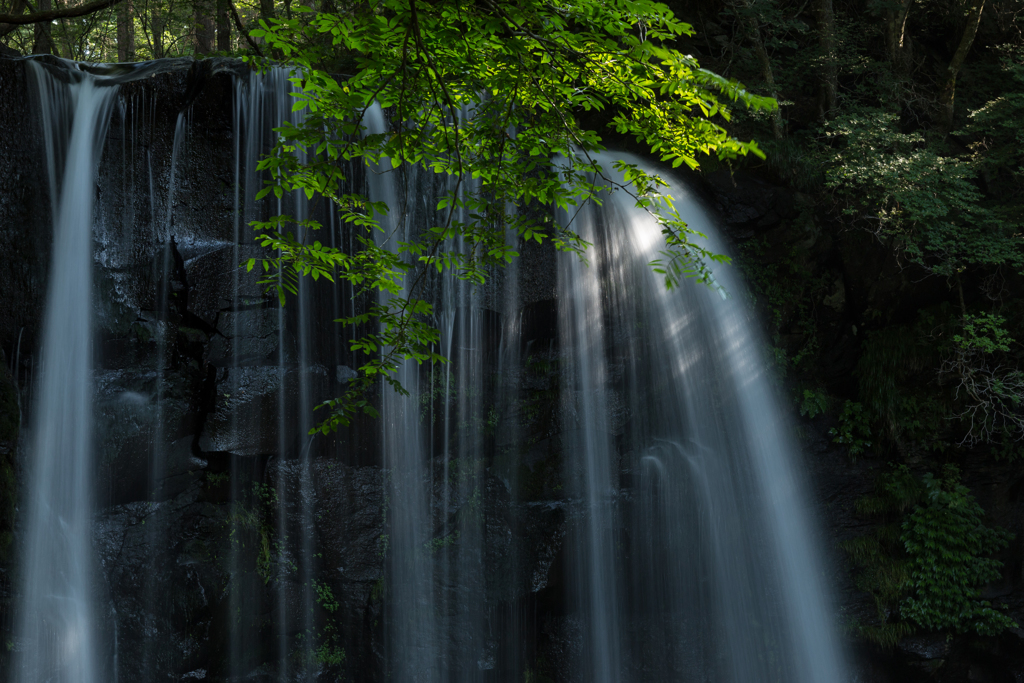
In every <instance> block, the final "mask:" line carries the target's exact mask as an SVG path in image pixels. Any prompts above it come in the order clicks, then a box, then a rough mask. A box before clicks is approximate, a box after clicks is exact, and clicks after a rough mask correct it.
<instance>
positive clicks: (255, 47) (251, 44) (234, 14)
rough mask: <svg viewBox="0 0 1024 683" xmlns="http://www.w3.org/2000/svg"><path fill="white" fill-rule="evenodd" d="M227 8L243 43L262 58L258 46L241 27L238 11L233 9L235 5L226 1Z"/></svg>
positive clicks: (229, 0)
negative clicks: (229, 9)
mask: <svg viewBox="0 0 1024 683" xmlns="http://www.w3.org/2000/svg"><path fill="white" fill-rule="evenodd" d="M228 7H230V8H231V16H232V17H234V19H235V28H237V29H238V32H239V33H241V34H242V35H243V36H245V41H246V42H247V43H249V47H251V48H252V49H253V50H255V51H256V54H257V55H259V56H260V57H263V51H262V50H260V46H259V45H257V44H256V41H255V40H253V39H252V37H251V36H250V35H249V32H248V31H246V30H245V27H244V26H242V18H241V17H239V16H238V10H237V9H235V3H233V2H231V0H228Z"/></svg>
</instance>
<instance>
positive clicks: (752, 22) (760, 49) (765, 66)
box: [743, 0, 782, 140]
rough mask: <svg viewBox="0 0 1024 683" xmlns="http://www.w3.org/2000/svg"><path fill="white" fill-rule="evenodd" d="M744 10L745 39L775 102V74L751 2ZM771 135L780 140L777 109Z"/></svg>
mask: <svg viewBox="0 0 1024 683" xmlns="http://www.w3.org/2000/svg"><path fill="white" fill-rule="evenodd" d="M744 9H746V10H747V11H746V17H745V18H744V20H743V21H744V23H745V24H746V29H747V37H748V38H749V39H750V42H751V44H752V45H753V46H754V53H755V54H756V55H757V61H758V62H759V63H760V64H761V76H762V77H763V78H764V82H765V84H766V85H767V86H768V94H769V95H771V96H772V97H774V98H775V99H776V100H777V99H779V93H778V90H777V89H776V87H775V74H774V73H773V72H772V63H771V60H769V59H768V50H766V49H765V46H764V40H762V38H761V28H760V26H759V25H758V21H757V16H756V15H755V14H754V7H753V3H752V2H751V0H746V2H744ZM772 135H773V136H774V137H775V139H776V140H781V139H782V112H781V111H780V108H778V107H777V108H776V109H775V110H774V111H773V112H772Z"/></svg>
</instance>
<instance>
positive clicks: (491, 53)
mask: <svg viewBox="0 0 1024 683" xmlns="http://www.w3.org/2000/svg"><path fill="white" fill-rule="evenodd" d="M691 33H692V29H691V27H690V26H688V25H687V24H685V23H682V22H680V21H678V20H677V19H676V18H675V17H674V16H673V14H672V12H671V11H670V10H669V9H668V8H667V7H666V6H665V5H663V4H660V3H657V2H652V1H651V0H582V1H578V0H574V1H573V2H566V1H564V0H523V1H522V2H517V3H499V2H494V1H493V0H482V1H481V2H478V3H464V2H459V1H457V0H439V1H437V2H430V3H425V2H417V1H416V0H374V1H373V2H369V0H361V1H357V2H353V3H349V4H348V5H347V7H346V10H345V12H344V13H343V14H342V13H339V14H331V13H323V12H312V11H309V10H308V9H306V10H303V11H302V12H301V13H298V14H296V15H294V18H292V19H275V20H270V21H268V22H265V23H262V24H261V28H260V29H259V30H258V31H256V32H254V33H253V35H258V36H259V37H260V38H262V39H263V40H265V41H266V42H267V43H268V44H269V46H270V47H271V48H273V49H274V50H276V51H277V52H278V53H279V54H281V55H284V56H286V57H287V58H288V59H289V60H290V63H291V64H293V65H294V67H295V71H294V76H293V78H292V81H293V83H295V85H296V86H297V87H298V89H299V91H298V92H297V93H295V94H294V96H295V98H296V102H295V104H294V110H296V111H299V110H303V111H305V118H304V122H303V123H302V124H301V125H291V124H285V125H282V126H281V127H279V128H278V129H277V132H278V134H279V136H280V142H279V143H278V144H277V145H276V147H275V148H274V150H273V152H272V153H271V154H270V155H268V156H267V157H266V158H265V159H264V160H263V161H261V162H260V169H261V170H263V171H265V172H266V173H267V175H268V177H269V179H270V180H269V182H268V185H267V186H266V187H265V188H264V189H262V190H261V192H260V197H268V196H270V194H271V193H272V194H273V195H274V196H275V197H278V198H280V197H282V196H284V194H286V193H292V192H302V193H303V194H304V195H305V196H306V197H307V198H309V199H312V200H316V199H317V198H323V199H326V200H328V201H330V202H332V203H333V204H334V205H335V206H336V207H337V209H338V211H339V214H340V215H341V217H342V220H344V221H345V222H347V223H348V224H350V226H352V228H353V229H354V231H355V234H357V235H362V237H361V238H360V240H359V251H358V252H357V253H354V254H345V253H342V252H341V251H339V250H336V249H329V248H326V247H324V246H323V245H321V244H319V243H316V242H314V243H310V242H309V240H308V239H305V238H304V239H297V238H295V237H294V236H293V232H294V233H295V234H299V232H300V230H299V228H300V227H301V229H302V230H301V233H302V234H303V235H306V236H308V235H309V234H310V233H311V231H314V230H316V229H317V228H319V226H318V225H315V224H314V223H312V222H310V221H304V222H302V223H301V224H300V223H296V222H294V221H292V220H291V219H289V218H288V217H286V216H283V217H277V218H276V219H272V220H271V221H268V222H262V223H259V222H258V223H255V224H254V227H256V229H257V230H259V231H260V235H259V237H258V240H259V242H260V244H262V245H263V246H264V247H266V248H267V249H270V250H274V252H275V253H276V254H277V255H276V256H274V257H271V258H267V259H265V260H264V269H265V272H266V276H265V277H264V279H263V280H262V282H263V283H264V284H266V285H267V286H268V287H270V288H272V289H274V290H275V291H276V292H277V294H278V296H279V299H280V300H281V301H284V300H285V298H286V295H287V294H289V293H294V292H295V291H296V282H297V280H296V278H297V277H306V276H309V277H313V278H314V279H319V278H322V277H323V278H328V279H334V278H340V279H344V280H348V281H349V282H351V283H352V284H353V285H354V286H356V287H357V289H358V291H359V292H360V293H361V294H366V295H373V296H377V295H379V294H380V293H386V294H387V295H388V296H390V297H391V298H390V299H387V303H386V304H381V305H379V306H371V307H370V308H369V309H368V311H367V312H366V313H365V314H361V315H359V316H355V317H354V318H352V319H350V320H346V321H344V322H345V323H346V324H354V325H361V326H363V327H364V328H368V327H370V326H372V325H373V324H374V323H379V324H380V327H379V329H380V332H377V331H374V332H373V333H372V334H367V335H365V336H364V337H362V338H361V339H359V340H357V341H356V342H355V343H354V346H353V349H354V350H356V351H359V352H361V353H362V354H363V355H364V357H365V358H367V359H368V360H367V361H366V363H365V364H364V365H363V366H362V367H360V377H359V379H358V380H357V381H355V382H350V383H349V385H348V389H347V391H346V395H345V396H343V397H340V398H339V399H338V400H336V401H332V402H329V403H328V404H326V405H325V406H324V407H325V408H327V409H329V411H330V415H329V417H328V418H327V419H326V421H325V423H324V425H322V428H326V429H331V428H334V427H335V426H337V425H338V424H345V423H347V421H348V420H350V419H351V417H352V415H353V414H354V413H355V411H357V410H359V411H362V412H369V411H370V410H371V408H370V406H369V403H367V402H366V401H365V400H364V398H362V393H361V392H363V391H364V390H366V389H367V388H369V387H370V386H371V383H372V382H376V381H377V378H378V377H382V378H384V380H385V381H387V382H388V383H390V384H391V385H392V386H393V387H395V389H396V390H399V391H401V390H402V389H401V387H399V386H398V384H397V382H396V381H395V380H394V374H395V371H396V369H397V367H398V363H401V362H404V361H405V360H407V359H414V360H416V361H417V362H424V361H426V360H435V359H439V357H437V356H436V354H432V352H429V351H428V350H427V349H428V347H429V345H430V344H431V343H433V341H434V340H435V339H436V330H433V328H432V327H431V326H430V324H429V317H430V315H431V312H430V311H429V310H427V309H426V308H424V306H425V304H424V303H423V302H419V301H418V300H417V299H416V296H417V289H416V287H417V286H418V283H420V282H422V277H423V273H425V272H427V271H434V272H439V273H440V272H451V273H453V274H454V275H455V276H457V277H459V278H463V279H465V280H467V281H469V282H473V283H477V284H479V283H482V282H484V281H485V279H486V277H487V276H488V275H489V273H490V272H491V271H492V270H493V269H494V268H497V267H500V266H503V265H504V264H506V263H508V262H510V261H511V260H512V259H513V258H515V256H516V255H517V253H518V243H519V242H520V241H521V240H532V241H535V242H537V243H544V242H548V241H550V243H551V244H553V245H554V247H555V248H556V249H560V250H564V251H573V252H577V253H580V254H582V252H583V250H584V249H585V248H586V246H587V245H586V243H585V242H583V240H581V239H580V238H579V236H578V235H576V234H574V233H573V232H572V231H571V229H569V228H562V227H560V226H559V225H557V224H556V223H555V222H554V221H553V220H552V218H551V212H550V208H549V207H551V206H555V207H558V208H560V209H563V210H567V211H571V210H573V209H578V208H579V207H581V206H583V205H585V204H586V203H588V202H599V201H600V193H601V192H602V191H604V190H605V189H607V187H608V186H609V185H613V186H617V188H618V189H620V190H623V191H626V192H628V193H629V194H630V195H631V196H632V197H633V198H634V200H635V201H636V204H637V206H639V207H640V208H643V209H644V210H646V211H649V212H650V213H651V214H652V215H654V216H656V217H657V219H658V220H659V222H660V223H661V225H662V232H663V233H664V235H665V239H666V249H665V251H664V252H663V253H662V254H661V258H659V259H658V260H657V261H655V263H654V264H653V265H654V267H655V269H656V271H657V272H658V273H659V274H661V275H663V276H664V277H665V282H666V284H667V285H668V286H669V287H674V286H677V285H678V284H679V282H680V281H681V280H682V279H684V278H688V277H695V278H698V279H700V280H702V281H703V282H705V283H707V284H709V285H712V286H714V280H713V278H712V277H711V274H710V270H709V269H708V264H709V263H712V262H715V261H725V260H727V259H726V258H725V257H722V256H719V255H715V254H712V253H710V252H709V251H707V250H706V249H705V248H703V247H701V246H699V245H698V244H697V243H696V242H695V241H694V239H693V238H695V237H702V236H701V235H699V233H696V232H694V231H692V230H691V229H690V228H689V227H688V226H687V225H686V223H685V222H684V221H682V220H681V219H680V217H679V215H678V214H677V213H676V212H675V210H674V209H673V207H672V204H671V198H670V197H668V196H666V195H664V194H662V190H663V189H664V187H665V184H664V182H662V181H661V180H660V179H658V178H657V177H655V176H653V175H650V174H647V173H644V172H643V171H641V170H640V169H638V168H635V167H630V168H627V169H620V170H624V172H625V173H624V175H625V180H624V181H623V182H617V181H615V180H613V179H612V178H609V177H608V176H607V175H605V173H604V170H603V169H601V168H600V167H599V166H598V165H597V164H596V163H595V162H594V157H593V153H594V152H597V151H600V150H602V149H603V147H602V144H601V138H600V136H599V135H598V133H597V132H595V131H592V130H588V129H586V128H585V127H584V126H583V125H582V123H581V122H580V120H579V118H578V117H579V114H580V113H581V112H594V111H605V110H607V111H610V112H613V115H612V116H611V126H612V127H613V128H614V129H615V130H616V131H618V132H619V133H622V134H626V135H631V136H633V137H635V138H636V139H637V140H639V141H641V142H642V143H644V144H647V145H648V146H649V147H650V148H651V149H652V150H653V151H654V152H656V153H657V154H658V155H659V156H660V157H661V158H662V159H663V160H664V161H666V162H670V163H672V164H673V165H674V166H680V165H683V164H686V165H687V166H689V167H691V168H693V167H695V166H696V164H697V162H696V159H697V158H698V156H699V155H701V154H715V155H717V156H718V157H720V158H722V159H732V158H735V157H737V156H740V155H745V154H754V155H758V156H763V155H762V154H761V152H760V150H759V149H758V148H757V146H756V145H755V144H754V143H753V142H741V141H739V140H736V139H734V138H733V137H731V136H730V135H729V134H728V132H727V131H726V130H725V128H724V127H723V125H722V124H723V123H724V122H726V121H728V119H729V116H730V109H729V107H730V106H731V103H733V102H735V103H739V104H741V105H742V106H746V107H751V108H755V109H767V108H771V107H774V106H775V103H774V101H773V100H770V99H766V98H760V97H756V96H754V95H751V94H750V93H748V92H747V91H746V90H745V89H744V88H743V87H742V86H741V85H739V84H738V83H736V82H735V81H730V80H726V79H723V78H720V77H718V76H715V75H714V74H711V73H709V72H706V71H704V70H703V69H701V68H700V67H699V65H698V64H697V63H696V62H695V61H694V59H693V58H692V57H689V56H686V55H683V54H682V53H680V52H678V51H676V50H675V49H674V48H673V47H672V44H673V41H675V39H676V38H678V37H679V36H681V35H689V34H691ZM339 63H344V64H345V68H344V72H346V73H348V74H350V75H349V76H347V77H345V78H344V79H340V78H338V77H336V76H335V75H333V74H334V73H337V72H338V71H341V70H342V69H340V68H339V69H336V70H332V68H331V66H332V64H339ZM374 103H377V105H379V106H380V107H381V109H382V110H383V112H384V114H385V118H386V120H388V121H390V126H389V130H388V131H387V132H384V133H380V132H378V133H376V134H372V135H370V134H367V130H366V125H365V121H364V120H365V118H366V114H367V111H368V108H369V107H371V106H374ZM555 157H562V158H564V159H565V163H560V164H557V165H556V164H554V163H552V160H553V159H554V158H555ZM350 162H355V163H357V164H360V165H364V167H365V168H366V171H367V172H368V173H389V174H395V176H396V177H397V178H398V179H407V178H408V177H410V176H409V174H410V173H411V170H410V167H413V166H415V167H419V169H422V170H423V171H426V172H429V173H433V174H436V175H438V176H441V178H440V179H438V182H435V183H434V186H435V187H437V186H440V187H442V188H444V189H443V190H442V192H441V197H440V198H439V201H438V203H437V205H436V209H437V210H436V214H435V215H434V216H432V217H431V219H432V224H430V225H428V226H425V229H424V230H422V231H421V232H420V233H418V234H415V235H406V236H405V237H403V241H400V242H396V241H393V240H394V236H392V235H390V234H385V235H384V237H383V238H382V240H381V241H380V242H379V246H378V244H377V243H375V241H374V240H371V239H369V238H368V237H367V234H368V233H369V232H370V231H372V230H377V229H380V227H381V225H380V224H379V222H378V220H377V218H376V217H377V216H379V215H381V214H382V213H383V212H384V211H385V210H386V208H385V207H382V206H380V205H378V204H373V203H371V202H370V201H368V199H367V198H366V197H363V196H358V195H353V194H346V192H347V190H346V188H347V187H348V185H347V183H348V182H349V180H350V178H349V177H348V175H347V173H346V171H347V169H349V168H350V167H351V166H350ZM595 177H596V180H595ZM391 208H392V209H397V208H398V207H391ZM400 223H401V219H397V220H395V221H393V224H394V225H399V224H400ZM292 225H294V226H295V228H294V229H290V228H291V226H292ZM254 266H255V264H254V263H249V264H248V267H250V268H252V267H254ZM407 278H408V279H409V280H411V284H410V282H408V281H407Z"/></svg>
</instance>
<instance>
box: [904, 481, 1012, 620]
mask: <svg viewBox="0 0 1024 683" xmlns="http://www.w3.org/2000/svg"><path fill="white" fill-rule="evenodd" d="M943 475H944V477H943V479H936V478H935V477H934V475H932V473H930V472H929V473H927V474H925V475H924V478H923V481H922V484H923V489H924V490H923V498H924V500H923V501H922V503H921V504H920V505H918V506H917V507H915V508H914V511H913V512H912V513H911V514H910V516H909V517H908V518H907V519H906V520H905V521H904V522H903V525H902V529H903V533H902V535H901V540H902V541H903V544H904V547H905V548H906V551H907V555H908V556H909V557H910V563H911V574H910V579H909V582H908V584H909V585H908V588H909V589H910V595H909V596H908V597H907V598H905V599H904V600H903V601H902V603H901V604H900V613H901V614H902V616H903V617H904V618H905V619H910V620H912V621H915V622H917V623H918V624H919V625H920V626H922V627H923V628H926V629H932V630H940V629H951V630H955V631H957V632H958V633H964V632H966V631H974V632H975V633H977V634H979V635H983V636H991V635H997V634H998V633H1000V632H1001V631H1002V630H1004V629H1006V628H1016V626H1017V624H1016V623H1014V622H1013V620H1012V619H1010V618H1009V617H1007V616H1006V615H1005V614H1002V613H1000V612H998V611H996V610H995V609H993V608H992V606H991V604H990V603H989V602H988V601H987V600H980V599H979V597H978V596H979V587H980V586H982V585H984V584H986V583H991V582H992V581H996V580H998V579H999V577H1000V571H999V570H1000V568H1001V567H1002V566H1003V563H1002V562H1000V561H998V560H995V559H992V558H991V557H988V555H990V554H991V553H993V552H995V551H997V550H1001V549H1003V548H1005V547H1007V545H1009V541H1010V539H1011V538H1012V535H1011V534H1010V533H1009V532H1006V531H1004V530H1002V529H993V528H989V527H986V526H985V525H984V524H983V523H982V518H983V516H984V511H983V510H982V509H981V506H980V505H978V502H977V501H976V500H975V499H974V496H972V495H971V493H970V491H969V490H968V489H967V487H966V486H964V485H963V484H961V483H960V472H959V470H958V469H957V468H956V467H955V466H953V465H947V466H946V467H945V468H944V470H943Z"/></svg>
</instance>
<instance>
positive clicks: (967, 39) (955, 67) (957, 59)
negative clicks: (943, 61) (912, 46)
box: [938, 0, 985, 134]
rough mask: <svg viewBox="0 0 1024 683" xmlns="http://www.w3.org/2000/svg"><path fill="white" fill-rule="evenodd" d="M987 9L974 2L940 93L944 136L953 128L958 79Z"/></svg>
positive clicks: (981, 0)
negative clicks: (983, 12)
mask: <svg viewBox="0 0 1024 683" xmlns="http://www.w3.org/2000/svg"><path fill="white" fill-rule="evenodd" d="M984 9H985V0H972V2H971V8H970V10H969V11H968V12H967V24H966V25H965V26H964V33H963V35H962V36H961V37H960V44H959V45H958V46H957V48H956V52H954V53H953V59H952V60H951V61H950V62H949V67H947V68H946V80H945V83H944V84H943V86H942V90H941V91H939V101H938V110H939V111H938V127H939V131H940V132H942V133H943V134H945V133H948V132H949V130H950V129H951V128H952V127H953V99H954V96H955V94H956V77H957V74H959V73H960V67H961V66H963V63H964V60H965V59H967V53H968V52H970V50H971V45H973V44H974V37H975V36H976V35H977V34H978V25H979V24H980V23H981V12H982V10H984Z"/></svg>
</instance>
